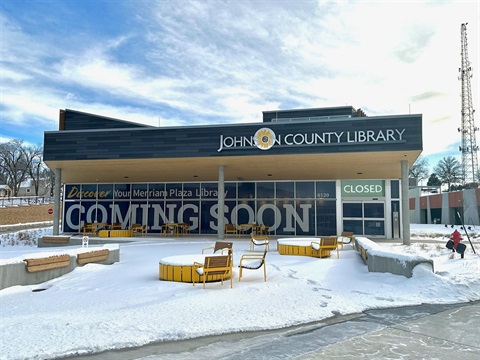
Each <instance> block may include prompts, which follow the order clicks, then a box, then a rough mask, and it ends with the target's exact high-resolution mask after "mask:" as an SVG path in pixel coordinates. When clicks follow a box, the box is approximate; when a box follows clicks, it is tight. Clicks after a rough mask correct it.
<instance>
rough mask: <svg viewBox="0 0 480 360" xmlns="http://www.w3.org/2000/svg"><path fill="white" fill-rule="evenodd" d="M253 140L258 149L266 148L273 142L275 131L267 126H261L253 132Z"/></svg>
mask: <svg viewBox="0 0 480 360" xmlns="http://www.w3.org/2000/svg"><path fill="white" fill-rule="evenodd" d="M254 140H255V145H256V146H257V147H258V148H259V149H260V150H268V149H270V148H271V147H272V146H273V144H274V143H275V133H274V132H273V131H272V130H270V129H269V128H261V129H260V130H258V131H257V132H256V133H255V136H254Z"/></svg>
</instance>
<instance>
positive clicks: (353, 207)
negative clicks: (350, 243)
mask: <svg viewBox="0 0 480 360" xmlns="http://www.w3.org/2000/svg"><path fill="white" fill-rule="evenodd" d="M343 217H357V218H361V217H363V216H362V203H343Z"/></svg>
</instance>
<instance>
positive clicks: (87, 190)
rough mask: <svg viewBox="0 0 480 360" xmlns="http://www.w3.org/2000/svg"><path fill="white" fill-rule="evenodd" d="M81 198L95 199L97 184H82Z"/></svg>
mask: <svg viewBox="0 0 480 360" xmlns="http://www.w3.org/2000/svg"><path fill="white" fill-rule="evenodd" d="M81 195H82V199H83V200H86V199H87V200H95V199H96V198H97V184H84V185H82V194H81Z"/></svg>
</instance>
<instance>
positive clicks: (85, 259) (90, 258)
mask: <svg viewBox="0 0 480 360" xmlns="http://www.w3.org/2000/svg"><path fill="white" fill-rule="evenodd" d="M109 254H110V251H109V250H108V249H102V250H93V251H89V252H84V253H81V254H77V263H78V264H79V265H85V264H88V263H94V262H101V261H105V260H107V259H108V256H109Z"/></svg>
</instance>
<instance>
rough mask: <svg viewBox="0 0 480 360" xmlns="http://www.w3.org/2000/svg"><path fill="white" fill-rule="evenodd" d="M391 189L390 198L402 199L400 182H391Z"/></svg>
mask: <svg viewBox="0 0 480 360" xmlns="http://www.w3.org/2000/svg"><path fill="white" fill-rule="evenodd" d="M390 187H391V191H390V196H391V197H392V199H400V181H398V180H391V181H390Z"/></svg>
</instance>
